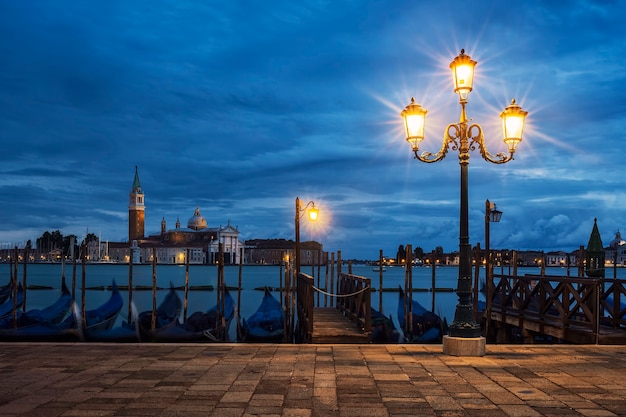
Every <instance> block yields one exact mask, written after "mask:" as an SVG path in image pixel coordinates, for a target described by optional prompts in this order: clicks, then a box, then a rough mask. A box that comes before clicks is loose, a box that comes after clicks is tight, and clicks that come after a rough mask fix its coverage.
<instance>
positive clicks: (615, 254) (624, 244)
mask: <svg viewBox="0 0 626 417" xmlns="http://www.w3.org/2000/svg"><path fill="white" fill-rule="evenodd" d="M605 252H606V258H605V266H613V263H615V264H617V265H619V266H626V241H624V239H622V235H621V234H620V232H619V230H618V231H617V233H615V239H613V240H611V243H609V246H608V247H607V248H605Z"/></svg>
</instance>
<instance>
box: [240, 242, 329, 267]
mask: <svg viewBox="0 0 626 417" xmlns="http://www.w3.org/2000/svg"><path fill="white" fill-rule="evenodd" d="M245 247H246V248H245V253H246V256H245V258H246V263H251V264H258V265H280V264H282V263H283V262H284V261H285V260H286V258H287V257H292V255H293V251H294V249H295V242H294V241H293V240H285V239H251V240H246V242H245ZM327 261H328V253H326V252H324V248H323V247H322V244H321V243H319V242H315V241H307V242H300V265H324V264H326V262H327Z"/></svg>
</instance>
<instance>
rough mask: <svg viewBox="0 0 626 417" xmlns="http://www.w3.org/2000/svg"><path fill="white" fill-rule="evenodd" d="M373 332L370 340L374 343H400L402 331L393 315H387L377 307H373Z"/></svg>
mask: <svg viewBox="0 0 626 417" xmlns="http://www.w3.org/2000/svg"><path fill="white" fill-rule="evenodd" d="M371 310H372V312H371V321H372V333H371V335H370V341H371V342H372V343H398V342H399V341H400V332H399V331H398V329H396V326H395V324H394V323H393V319H392V318H391V316H389V317H387V316H385V315H384V314H383V313H381V312H380V311H378V310H376V309H373V308H372V309H371Z"/></svg>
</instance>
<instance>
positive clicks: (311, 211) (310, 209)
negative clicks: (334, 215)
mask: <svg viewBox="0 0 626 417" xmlns="http://www.w3.org/2000/svg"><path fill="white" fill-rule="evenodd" d="M306 213H308V215H309V220H311V221H316V220H317V217H318V215H319V210H318V209H317V208H315V203H314V202H313V201H309V202H308V203H307V204H306V205H305V206H304V207H302V206H301V203H300V199H299V198H298V197H296V224H295V229H296V247H295V254H294V256H295V261H296V262H295V263H296V275H297V274H299V273H300V218H301V217H303V216H304V215H305V214H306Z"/></svg>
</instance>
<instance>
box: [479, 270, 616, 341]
mask: <svg viewBox="0 0 626 417" xmlns="http://www.w3.org/2000/svg"><path fill="white" fill-rule="evenodd" d="M625 283H626V281H624V280H611V279H598V278H577V277H563V276H539V275H525V276H508V275H494V291H493V292H492V294H493V297H492V300H491V303H489V302H488V311H489V310H490V313H491V318H495V319H496V320H497V321H500V322H503V323H507V324H512V325H516V326H519V327H521V328H524V329H528V330H531V331H538V332H542V333H544V334H548V335H551V336H555V337H559V338H565V339H567V337H568V335H570V334H571V333H572V332H575V333H578V334H582V333H587V334H589V335H590V337H589V340H591V341H595V343H597V342H598V336H599V334H600V326H601V325H603V326H610V327H612V328H625V329H626V320H625V317H626V308H624V307H622V304H623V300H626V289H625V285H624V284H625ZM489 304H491V305H490V306H489ZM571 337H572V339H571V340H572V341H575V340H574V339H575V338H576V337H575V336H571Z"/></svg>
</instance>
